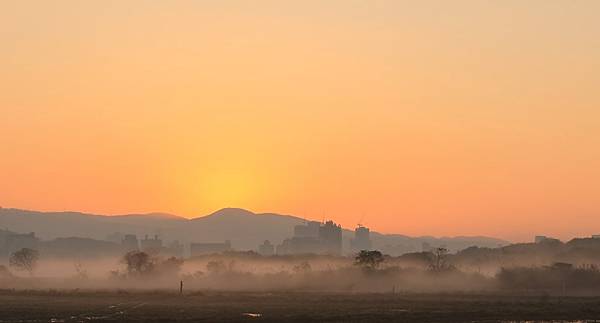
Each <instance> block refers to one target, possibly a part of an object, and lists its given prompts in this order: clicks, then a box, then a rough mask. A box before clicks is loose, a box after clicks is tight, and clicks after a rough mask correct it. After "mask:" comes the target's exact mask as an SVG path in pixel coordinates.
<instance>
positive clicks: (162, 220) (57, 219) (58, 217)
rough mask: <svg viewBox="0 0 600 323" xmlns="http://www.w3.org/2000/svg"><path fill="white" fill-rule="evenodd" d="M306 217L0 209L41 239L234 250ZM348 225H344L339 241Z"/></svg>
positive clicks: (440, 241)
mask: <svg viewBox="0 0 600 323" xmlns="http://www.w3.org/2000/svg"><path fill="white" fill-rule="evenodd" d="M305 221H306V220H305V219H303V218H300V217H297V216H293V215H282V214H277V213H254V212H252V211H249V210H246V209H242V208H223V209H220V210H217V211H215V212H212V213H210V214H208V215H205V216H199V217H195V218H191V219H188V218H184V217H180V216H177V215H173V214H169V213H160V212H152V213H140V214H123V215H100V214H89V213H82V212H73V211H63V212H40V211H33V210H22V209H16V208H0V228H3V227H4V228H6V229H8V230H11V231H16V232H36V235H38V236H39V237H40V238H42V239H54V238H61V237H82V238H93V239H99V240H107V239H108V238H107V237H108V236H110V235H114V233H116V232H117V233H121V234H136V235H137V236H138V237H140V238H141V237H143V236H145V235H155V234H156V235H159V236H160V237H161V238H162V239H163V240H165V241H173V240H179V241H181V242H183V243H190V242H220V241H224V240H230V241H231V242H232V245H233V247H234V248H236V249H239V250H255V249H256V248H257V246H258V245H259V244H260V243H262V242H263V241H264V240H270V241H271V242H272V243H274V244H279V243H281V241H283V240H284V239H286V238H289V237H291V236H292V235H293V228H294V226H295V225H298V224H302V223H305ZM353 235H354V233H353V230H351V229H347V228H343V231H342V236H343V240H344V245H345V246H347V245H349V241H350V239H351V238H352V237H353ZM371 239H372V241H373V246H374V248H377V249H381V250H382V251H384V252H386V253H388V254H401V253H404V252H410V251H420V250H421V249H423V246H424V244H428V245H431V246H445V247H448V248H449V249H451V250H460V249H464V248H467V247H470V246H481V247H497V246H498V245H506V244H509V242H508V241H505V240H501V239H497V238H493V237H485V236H459V237H440V238H436V237H429V236H421V237H411V236H406V235H401V234H384V233H379V232H376V231H372V232H371Z"/></svg>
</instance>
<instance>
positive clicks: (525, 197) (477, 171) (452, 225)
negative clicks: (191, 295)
mask: <svg viewBox="0 0 600 323" xmlns="http://www.w3.org/2000/svg"><path fill="white" fill-rule="evenodd" d="M125 3H126V4H125ZM225 3H227V4H225ZM559 4H561V5H559ZM599 13H600V1H592V0H590V1H566V0H565V1H541V0H540V1H412V2H405V1H385V0H382V1H347V0H334V1H296V2H295V3H294V4H292V2H288V1H261V2H260V5H259V4H258V3H257V2H253V1H224V2H222V1H184V0H178V1H168V2H167V1H165V2H160V1H126V2H123V1H116V0H114V1H113V0H103V1H75V0H73V1H66V0H57V1H27V0H24V1H6V2H3V3H2V4H0V89H2V90H1V91H0V147H1V148H2V153H1V154H0V206H3V207H17V208H24V209H33V210H76V211H82V212H90V213H98V214H125V213H142V212H169V213H173V214H177V215H181V216H185V217H197V216H200V215H205V214H208V213H210V212H213V211H215V210H217V209H220V208H223V207H240V208H246V209H249V210H252V211H254V212H277V213H282V214H293V215H297V216H301V217H306V218H309V219H316V220H321V219H323V218H331V219H333V220H335V221H336V222H338V223H341V224H342V225H343V226H344V227H349V228H353V227H354V226H355V225H356V224H357V223H358V222H359V221H362V223H364V224H366V225H368V226H370V227H371V228H372V230H374V231H379V232H386V233H399V234H406V235H437V236H441V235H451V236H455V235H487V236H494V237H500V238H504V239H509V240H513V241H523V240H531V238H532V235H533V234H547V235H550V236H556V237H559V238H570V237H573V236H576V235H590V234H600V213H599V212H600V19H598V17H599ZM574 219H576V221H574Z"/></svg>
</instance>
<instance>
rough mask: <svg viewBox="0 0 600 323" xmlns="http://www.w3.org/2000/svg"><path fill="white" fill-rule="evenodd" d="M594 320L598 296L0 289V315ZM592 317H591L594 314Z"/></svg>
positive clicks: (23, 318) (598, 315)
mask: <svg viewBox="0 0 600 323" xmlns="http://www.w3.org/2000/svg"><path fill="white" fill-rule="evenodd" d="M524 320H539V321H542V320H544V321H551V320H553V321H583V322H587V321H589V322H600V297H551V296H523V295H521V296H507V295H503V296H499V295H472V294H453V295H450V294H440V295H431V294H429V295H423V294H341V293H308V292H273V293H249V292H216V291H202V292H190V293H187V294H185V293H184V295H179V294H178V293H177V292H166V291H155V292H150V291H94V292H91V291H77V290H76V291H52V290H50V291H48V290H46V291H13V290H3V291H0V322H89V321H95V322H172V321H176V322H219V321H228V322H231V321H257V322H274V321H286V322H309V321H317V322H379V321H394V322H497V321H524ZM596 320H598V321H596Z"/></svg>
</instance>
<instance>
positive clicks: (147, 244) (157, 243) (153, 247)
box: [141, 235, 163, 253]
mask: <svg viewBox="0 0 600 323" xmlns="http://www.w3.org/2000/svg"><path fill="white" fill-rule="evenodd" d="M162 246H163V245H162V240H161V239H159V238H158V235H154V239H149V238H148V235H146V236H145V237H144V239H143V240H142V242H141V247H142V251H144V252H150V253H159V252H160V251H161V249H162Z"/></svg>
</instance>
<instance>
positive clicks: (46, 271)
mask: <svg viewBox="0 0 600 323" xmlns="http://www.w3.org/2000/svg"><path fill="white" fill-rule="evenodd" d="M140 255H141V256H144V257H146V258H140ZM128 257H129V258H128ZM463 258H464V255H463ZM473 259H477V258H473ZM473 259H470V261H465V260H464V259H461V255H460V253H459V254H455V255H446V254H443V255H435V254H432V253H415V254H409V255H405V256H401V257H385V256H384V257H382V258H381V262H380V263H377V264H376V265H369V264H366V265H365V264H359V263H357V262H356V260H355V258H353V257H333V256H317V255H306V256H269V257H264V256H260V255H257V254H255V253H252V252H247V253H245V252H232V253H226V254H215V255H208V256H203V257H196V258H191V259H181V258H174V257H171V258H167V257H160V256H152V255H147V254H145V253H141V252H138V253H133V254H132V253H130V254H128V256H126V255H124V256H122V257H104V258H96V259H65V258H60V259H56V258H54V259H53V258H44V257H40V258H39V260H38V261H37V262H36V265H35V268H34V270H33V271H31V272H27V271H24V270H17V269H16V268H13V267H12V266H2V267H0V286H1V287H2V288H4V289H80V290H118V291H135V290H172V291H176V292H179V288H180V282H183V292H185V293H190V292H197V291H202V290H223V291H261V292H264V291H315V292H348V293H370V292H376V293H415V292H416V293H436V292H476V293H494V292H544V293H590V292H592V293H595V292H594V291H593V290H597V287H600V273H599V272H598V269H597V267H596V266H595V265H590V264H588V265H571V264H565V263H555V262H554V263H553V262H551V261H550V262H548V263H547V264H546V265H540V264H532V263H531V259H529V258H524V259H528V260H527V261H525V260H524V261H523V262H522V263H519V262H518V261H516V260H515V259H514V257H513V258H512V260H511V262H510V264H509V265H506V264H502V263H503V262H504V261H498V259H488V260H487V261H473ZM583 261H584V260H583V259H582V262H583ZM436 264H437V265H436ZM482 267H483V268H485V270H482V269H481V268H482Z"/></svg>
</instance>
